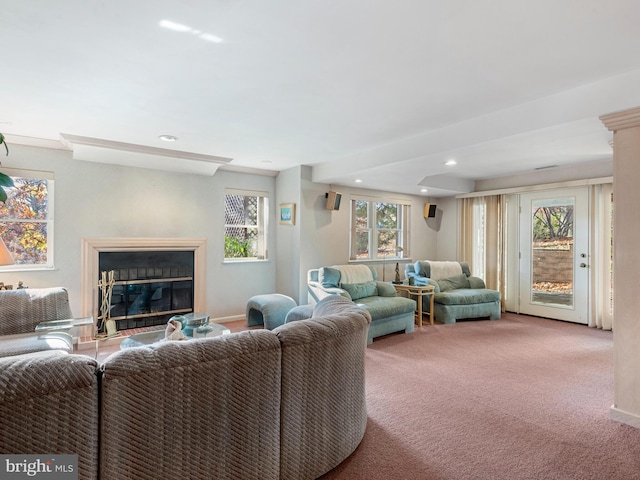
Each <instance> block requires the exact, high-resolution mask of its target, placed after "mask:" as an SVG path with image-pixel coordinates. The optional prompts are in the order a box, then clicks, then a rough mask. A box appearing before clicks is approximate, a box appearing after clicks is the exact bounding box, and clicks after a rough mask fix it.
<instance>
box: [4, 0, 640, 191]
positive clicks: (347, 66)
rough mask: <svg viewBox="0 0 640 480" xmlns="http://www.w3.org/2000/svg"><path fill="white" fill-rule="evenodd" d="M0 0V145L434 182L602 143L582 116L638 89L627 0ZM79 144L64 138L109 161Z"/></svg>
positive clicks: (590, 118)
mask: <svg viewBox="0 0 640 480" xmlns="http://www.w3.org/2000/svg"><path fill="white" fill-rule="evenodd" d="M0 7H1V11H2V27H1V28H0V45H2V57H1V60H0V72H1V73H0V85H1V87H0V131H1V132H3V133H5V134H6V136H7V139H8V141H9V144H11V143H12V142H16V143H28V139H25V138H24V137H31V138H34V139H49V140H55V141H58V140H60V138H61V137H60V135H61V134H68V135H69V136H74V137H90V138H94V139H102V140H106V141H108V142H110V143H113V144H114V145H121V144H132V145H135V146H138V147H140V148H143V147H152V148H153V149H155V151H156V152H157V149H159V148H162V149H170V150H176V151H179V152H180V153H176V154H175V155H176V158H175V159H173V160H172V161H170V162H168V161H166V158H165V161H163V162H159V163H158V164H156V163H155V160H157V158H155V157H154V156H153V155H151V156H149V157H148V158H141V160H140V161H139V162H138V165H139V166H145V167H149V168H154V167H155V168H163V169H165V168H171V166H170V164H172V163H175V165H176V170H177V171H184V168H183V167H178V164H180V163H181V162H182V163H183V162H185V160H184V158H183V157H185V156H195V157H198V156H200V157H203V158H209V157H212V158H217V157H223V158H227V159H228V158H231V159H232V161H231V162H229V163H228V164H226V165H222V166H221V168H240V169H244V168H252V169H260V170H267V171H272V172H274V171H279V170H283V169H287V168H290V167H292V166H295V165H300V164H302V165H311V166H313V179H314V181H318V182H325V183H331V184H336V185H340V184H344V185H353V181H354V179H355V178H360V179H362V180H363V182H362V183H360V184H358V186H361V187H363V188H372V189H381V190H388V191H397V192H405V193H412V194H421V193H420V189H421V187H427V188H429V192H427V193H422V194H423V195H428V196H440V195H451V194H453V193H457V192H458V191H462V190H464V189H465V188H467V186H468V185H471V184H472V183H471V181H472V180H474V179H482V178H491V177H496V176H503V175H510V174H522V173H526V172H528V171H534V170H535V169H536V168H540V167H548V166H550V165H559V166H564V165H572V164H576V163H579V162H593V161H598V160H602V161H610V159H611V155H612V152H611V148H610V146H609V144H608V141H609V140H610V138H611V135H610V133H609V132H607V130H606V129H605V128H604V126H603V125H602V123H601V122H600V121H599V120H598V116H599V115H602V114H606V113H611V112H613V111H617V110H622V109H626V108H631V107H636V106H639V105H640V55H638V46H639V45H640V28H638V24H639V21H640V2H638V1H637V0H611V1H609V2H604V1H602V0H536V1H531V0H446V1H445V0H439V1H436V0H396V1H388V0H343V1H331V0H324V1H319V0H318V1H316V0H268V1H265V0H183V1H169V0H155V1H135V0H134V1H131V0H128V1H123V0H60V1H57V2H52V1H51V0H23V1H20V2H18V1H15V0H0ZM163 21H164V22H165V24H166V22H173V24H178V25H181V26H183V27H184V28H183V30H184V31H177V30H172V29H169V28H165V27H163V26H162V25H163V24H162V23H161V22H163ZM212 40H214V41H212ZM217 40H221V41H217ZM161 134H172V135H175V136H177V137H179V141H178V142H176V143H166V142H162V141H161V140H159V139H158V136H159V135H161ZM67 145H68V144H67ZM72 148H74V147H73V145H72ZM74 150H75V148H74ZM116 152H117V150H116ZM128 153H131V152H128ZM169 153H171V152H169ZM91 155H92V154H91V150H90V149H87V148H84V147H83V148H80V147H78V151H77V152H74V156H75V158H78V159H80V160H91V161H110V160H108V159H106V157H104V156H97V157H96V158H91ZM125 156H126V155H124V154H123V155H122V157H123V158H124V157H125ZM449 158H455V159H456V160H457V161H458V165H457V166H455V167H445V166H444V162H445V161H446V160H447V159H449ZM14 161H15V160H13V159H12V157H11V156H9V157H8V158H6V159H5V165H10V164H11V162H14ZM188 161H193V160H187V162H188ZM196 161H197V160H196ZM205 161H206V160H205ZM116 163H117V162H116ZM167 165H169V166H167ZM11 166H13V165H11ZM16 166H17V165H16Z"/></svg>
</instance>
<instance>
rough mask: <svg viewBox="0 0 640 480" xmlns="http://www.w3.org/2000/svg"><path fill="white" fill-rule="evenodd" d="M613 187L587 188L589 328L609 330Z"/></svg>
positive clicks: (611, 302) (611, 322) (604, 185)
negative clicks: (589, 254)
mask: <svg viewBox="0 0 640 480" xmlns="http://www.w3.org/2000/svg"><path fill="white" fill-rule="evenodd" d="M612 192H613V185H612V184H611V183H604V184H601V185H593V186H592V187H591V212H592V215H591V239H592V242H593V249H592V251H591V253H592V259H591V265H590V267H591V271H590V273H591V292H590V295H589V296H590V298H591V305H590V307H591V316H590V319H589V326H590V327H597V328H602V329H603V330H612V329H613V288H612V285H613V263H612V250H613V244H612V231H613V230H612V207H613V201H612V200H613V197H612Z"/></svg>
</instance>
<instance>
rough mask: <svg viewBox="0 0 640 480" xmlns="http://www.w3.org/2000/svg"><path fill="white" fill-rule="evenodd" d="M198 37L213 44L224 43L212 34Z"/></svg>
mask: <svg viewBox="0 0 640 480" xmlns="http://www.w3.org/2000/svg"><path fill="white" fill-rule="evenodd" d="M198 36H199V37H200V38H201V39H202V40H206V41H207V42H211V43H222V42H223V41H224V40H222V39H221V38H220V37H218V36H216V35H212V34H210V33H203V34H202V35H198Z"/></svg>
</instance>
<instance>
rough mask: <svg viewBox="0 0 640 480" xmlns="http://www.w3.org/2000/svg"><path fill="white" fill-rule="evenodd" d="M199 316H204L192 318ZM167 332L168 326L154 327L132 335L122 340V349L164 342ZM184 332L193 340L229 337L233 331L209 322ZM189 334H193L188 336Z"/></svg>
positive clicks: (188, 338) (187, 338)
mask: <svg viewBox="0 0 640 480" xmlns="http://www.w3.org/2000/svg"><path fill="white" fill-rule="evenodd" d="M197 315H203V314H191V316H192V317H194V318H195V319H197V318H198V317H197ZM207 320H208V315H207ZM165 331H166V325H162V326H158V327H154V328H153V329H151V330H147V331H146V332H140V333H134V334H133V335H130V336H128V337H127V338H125V339H124V340H122V342H121V343H120V349H121V350H122V349H125V348H132V347H142V346H144V345H151V344H152V343H156V342H160V341H163V340H164V339H165ZM183 332H184V333H185V335H186V338H185V340H193V339H196V338H208V337H217V336H219V335H228V334H229V333H231V330H229V329H228V328H227V327H225V326H224V325H222V324H220V323H211V322H208V321H207V322H206V323H202V324H201V325H199V326H198V327H196V328H193V329H192V330H189V329H185V328H183ZM187 332H189V333H191V334H190V335H187ZM170 341H171V340H170ZM178 341H181V340H178ZM182 341H184V340H182Z"/></svg>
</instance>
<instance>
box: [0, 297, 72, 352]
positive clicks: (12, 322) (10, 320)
mask: <svg viewBox="0 0 640 480" xmlns="http://www.w3.org/2000/svg"><path fill="white" fill-rule="evenodd" d="M69 318H72V315H71V308H70V307H69V295H68V294H67V290H65V289H64V288H60V287H53V288H25V289H20V290H2V291H0V357H4V356H8V355H17V354H21V353H29V352H38V351H42V350H64V351H67V352H71V351H72V350H73V339H72V337H71V335H69V334H68V333H65V332H50V333H41V334H38V333H36V332H35V328H36V326H37V325H38V324H39V323H41V322H46V321H51V320H66V319H69Z"/></svg>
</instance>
